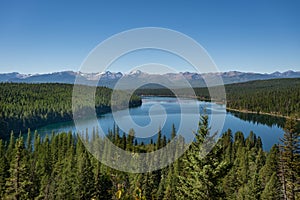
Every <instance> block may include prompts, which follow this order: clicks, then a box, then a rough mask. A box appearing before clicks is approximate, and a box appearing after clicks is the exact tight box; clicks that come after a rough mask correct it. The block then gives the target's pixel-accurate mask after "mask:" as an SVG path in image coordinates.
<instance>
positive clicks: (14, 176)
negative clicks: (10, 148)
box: [6, 137, 32, 200]
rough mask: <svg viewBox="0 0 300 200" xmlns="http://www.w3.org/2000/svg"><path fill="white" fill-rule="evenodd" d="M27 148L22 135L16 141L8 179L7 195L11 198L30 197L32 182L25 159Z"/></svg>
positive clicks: (17, 199)
mask: <svg viewBox="0 0 300 200" xmlns="http://www.w3.org/2000/svg"><path fill="white" fill-rule="evenodd" d="M25 155H26V154H25V149H24V142H23V138H22V137H20V138H18V140H17V141H16V143H15V150H14V158H13V160H12V162H11V165H10V169H9V172H10V177H9V178H8V180H7V181H6V187H7V190H6V197H7V198H9V199H16V200H19V199H28V198H29V196H30V191H31V187H32V183H31V182H30V181H29V180H30V175H29V171H28V167H29V166H28V164H27V163H26V160H25V158H26V157H25Z"/></svg>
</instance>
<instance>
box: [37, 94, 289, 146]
mask: <svg viewBox="0 0 300 200" xmlns="http://www.w3.org/2000/svg"><path fill="white" fill-rule="evenodd" d="M224 109H225V107H224V105H217V104H214V103H209V102H202V101H197V100H193V99H181V100H180V101H179V100H178V99H176V98H170V97H143V104H142V106H140V107H136V108H131V109H126V110H121V111H117V112H114V113H107V114H103V115H101V116H99V117H98V118H97V120H96V123H97V124H95V120H84V121H82V122H81V123H79V125H78V124H77V127H76V126H75V125H74V122H64V123H56V124H51V125H47V126H44V127H41V128H39V129H37V131H38V133H39V134H41V135H42V136H45V135H46V134H51V133H52V132H55V133H59V132H69V131H72V132H79V131H80V132H82V131H85V130H86V129H88V130H89V131H91V130H92V129H93V128H95V126H98V127H99V128H98V129H100V130H102V131H103V133H107V132H108V130H111V129H113V127H114V125H118V126H119V127H120V131H121V133H122V132H123V131H124V132H125V133H128V131H129V129H130V128H134V130H135V132H136V137H137V138H138V141H139V142H142V141H143V142H144V143H149V142H150V139H153V140H154V141H155V140H156V136H157V135H156V133H157V131H158V129H159V128H161V130H162V134H164V135H166V136H167V138H169V137H170V135H171V129H172V124H174V125H175V127H176V130H178V131H179V130H180V131H179V132H180V133H178V134H182V133H188V134H189V135H192V133H193V132H195V131H196V130H197V125H198V121H199V113H204V112H205V113H206V114H207V115H208V116H209V117H210V126H211V128H212V131H213V132H216V131H218V132H219V133H220V134H221V133H223V132H225V131H226V130H228V129H231V130H232V132H233V133H235V132H237V131H242V132H243V133H244V135H245V136H248V135H249V133H250V131H253V132H254V133H255V134H256V135H257V136H260V137H261V138H262V141H263V145H264V149H265V150H269V149H270V148H271V147H272V146H273V145H274V144H277V143H278V142H279V138H280V137H282V136H283V133H284V132H283V130H282V128H280V127H279V126H278V125H277V124H276V123H274V124H273V125H265V124H264V123H263V122H259V121H255V120H254V121H249V120H248V121H246V120H243V119H241V118H239V117H237V116H235V115H234V114H232V113H230V112H226V111H225V110H224ZM250 118H251V116H250ZM268 118H271V116H269V117H268ZM222 119H224V123H223V120H222ZM180 127H181V128H180ZM216 127H217V128H216Z"/></svg>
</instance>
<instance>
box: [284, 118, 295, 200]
mask: <svg viewBox="0 0 300 200" xmlns="http://www.w3.org/2000/svg"><path fill="white" fill-rule="evenodd" d="M296 127H297V120H296V119H295V118H289V119H287V120H286V124H285V127H284V130H285V132H284V135H283V138H282V139H281V142H282V144H281V145H280V162H279V163H280V164H279V166H280V167H279V170H280V181H281V183H282V192H283V198H284V199H287V200H295V199H296V195H299V194H296V192H299V191H300V177H299V166H300V160H299V156H300V152H299V151H300V141H299V139H300V133H299V132H298V131H297V129H296Z"/></svg>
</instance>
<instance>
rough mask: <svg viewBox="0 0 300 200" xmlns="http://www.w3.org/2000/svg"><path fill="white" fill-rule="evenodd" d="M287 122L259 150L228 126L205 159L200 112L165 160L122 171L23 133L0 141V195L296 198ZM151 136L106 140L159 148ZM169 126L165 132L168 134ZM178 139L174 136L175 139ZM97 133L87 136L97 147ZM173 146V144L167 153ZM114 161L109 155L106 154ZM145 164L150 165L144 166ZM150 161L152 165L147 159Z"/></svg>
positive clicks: (68, 145) (64, 139)
mask: <svg viewBox="0 0 300 200" xmlns="http://www.w3.org/2000/svg"><path fill="white" fill-rule="evenodd" d="M295 124H296V121H295V120H288V122H287V123H286V128H285V131H286V133H285V135H284V138H283V143H282V145H280V146H277V145H275V146H273V148H272V149H271V150H270V152H264V151H263V148H262V145H263V144H262V143H263V141H261V139H260V137H256V136H255V134H254V133H250V135H249V137H247V138H244V135H243V133H242V132H237V133H235V134H233V133H232V132H231V131H230V130H228V131H227V132H225V133H224V134H223V137H222V139H221V140H219V141H218V143H217V145H216V146H215V147H214V148H213V150H212V151H210V152H209V154H208V155H207V156H206V157H204V158H203V157H201V156H200V153H199V152H201V150H202V145H201V144H202V142H203V140H204V138H205V137H206V136H207V135H209V127H208V118H207V116H203V117H202V118H201V121H200V123H199V129H198V131H197V132H196V140H195V141H194V142H193V143H192V145H191V146H190V148H189V150H188V151H187V152H186V153H185V154H184V155H183V156H182V157H181V158H180V159H179V160H177V161H175V162H174V163H173V164H171V165H169V166H168V167H166V168H163V169H161V170H158V171H153V172H149V173H143V174H130V173H124V172H120V171H116V170H114V169H111V168H108V167H106V166H105V165H103V164H101V163H100V162H98V160H96V159H95V158H94V157H93V156H92V155H91V154H89V152H87V150H86V149H85V148H84V145H83V142H82V141H81V140H80V139H78V137H77V136H76V135H73V134H72V133H61V134H57V135H52V136H51V139H50V138H49V137H48V136H46V137H45V138H40V136H39V134H38V133H35V135H34V138H33V140H34V142H33V145H32V143H31V137H30V136H31V134H30V133H29V134H28V137H27V141H24V140H23V138H22V136H20V137H19V138H16V139H15V138H14V137H13V135H11V138H10V140H9V142H8V143H6V142H3V141H2V140H0V198H1V199H24V200H26V199H49V200H50V199H99V200H100V199H101V200H103V199H128V200H131V199H132V200H142V199H166V200H172V199H191V200H192V199H193V200H194V199H199V200H200V199H201V200H202V199H204V200H213V199H228V200H232V199H239V200H243V199H247V200H252V199H253V200H254V199H255V200H257V199H264V200H268V199H270V200H275V199H276V200H277V199H287V198H288V199H299V198H300V196H299V195H300V194H299V192H297V191H299V177H300V170H299V166H300V157H299V133H298V132H295V129H294V126H295ZM159 134H160V136H159V137H158V139H157V141H156V142H154V143H152V144H148V145H143V144H138V143H137V142H136V140H135V138H134V131H133V130H131V133H130V134H129V135H125V134H124V135H123V136H121V135H119V133H118V129H116V130H112V131H111V132H110V133H109V134H108V137H109V138H110V140H111V141H113V142H114V143H115V144H116V145H118V146H119V147H120V148H123V149H125V150H127V151H132V152H151V151H155V150H157V149H160V148H162V147H163V146H164V145H166V143H167V140H166V137H163V136H162V135H161V134H162V133H159ZM175 136H176V130H175V129H173V131H172V137H173V138H175ZM177 138H178V139H179V138H180V137H177ZM97 139H100V140H101V138H97V132H96V131H95V132H94V134H93V138H92V141H95V143H94V148H97ZM175 152H176V149H174V153H175ZM109 155H110V156H113V157H115V158H118V155H117V154H116V153H114V154H109ZM148 164H151V163H148ZM152 164H155V163H152Z"/></svg>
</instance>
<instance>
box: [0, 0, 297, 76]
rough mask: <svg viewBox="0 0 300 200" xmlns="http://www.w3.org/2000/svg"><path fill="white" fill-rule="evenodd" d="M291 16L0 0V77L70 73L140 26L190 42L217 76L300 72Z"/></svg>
mask: <svg viewBox="0 0 300 200" xmlns="http://www.w3.org/2000/svg"><path fill="white" fill-rule="evenodd" d="M299 10H300V1H285V0H282V1H275V0H271V1H265V0H257V1H254V0H251V1H245V0H239V1H229V0H220V1H214V0H203V1H201V0H199V1H192V0H188V1H174V0H172V1H162V0H157V1H141V0H138V1H131V0H127V1H125V0H122V1H121V0H120V1H113V0H110V1H91V0H89V1H71V0H70V1H61V0H59V1H54V0H51V1H46V0H38V1H32V0H26V1H22V0H20V1H14V0H0V73H4V72H12V71H18V72H21V73H45V72H54V71H63V70H74V71H77V70H78V69H79V66H80V64H81V63H82V61H83V60H84V58H85V57H86V56H87V55H88V53H89V52H90V51H91V50H92V49H93V48H94V47H95V46H96V45H97V44H99V43H100V42H101V41H103V40H104V39H106V38H108V37H109V36H112V35H113V34H116V33H119V32H121V31H125V30H128V29H132V28H138V27H147V26H152V27H153V26H154V27H164V28H170V29H173V30H177V31H180V32H182V33H184V34H186V35H188V36H190V37H192V38H194V39H195V40H196V41H197V42H199V43H200V44H201V45H202V46H203V47H204V48H205V49H206V50H207V51H208V53H209V54H210V56H211V57H212V58H213V60H214V61H215V63H216V64H217V66H218V67H219V69H220V70H221V71H229V70H238V71H251V72H274V71H286V70H289V69H292V70H296V71H300V12H299ZM154 55H155V54H154ZM154 58H155V57H154ZM120 65H122V64H120ZM122 70H123V71H126V70H127V69H126V67H124V69H122V67H120V71H122Z"/></svg>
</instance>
